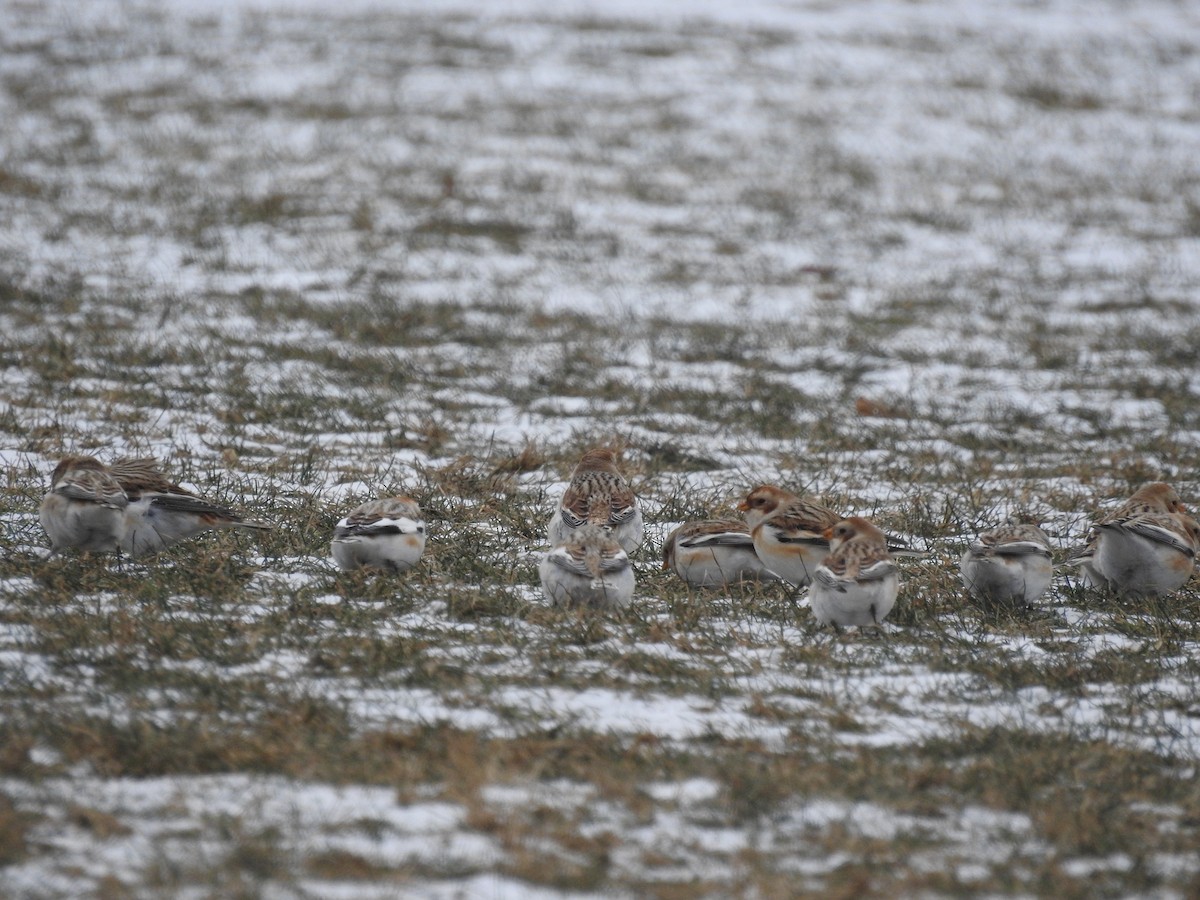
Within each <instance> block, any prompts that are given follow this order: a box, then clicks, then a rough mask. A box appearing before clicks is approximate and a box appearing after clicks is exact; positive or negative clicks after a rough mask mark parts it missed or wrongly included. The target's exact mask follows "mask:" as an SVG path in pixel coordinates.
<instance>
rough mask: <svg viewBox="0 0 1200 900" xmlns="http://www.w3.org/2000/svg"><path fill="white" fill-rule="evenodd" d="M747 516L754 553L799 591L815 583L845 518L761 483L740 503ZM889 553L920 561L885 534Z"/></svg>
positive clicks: (914, 553) (802, 498) (818, 504)
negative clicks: (833, 533) (833, 534)
mask: <svg viewBox="0 0 1200 900" xmlns="http://www.w3.org/2000/svg"><path fill="white" fill-rule="evenodd" d="M738 509H739V510H741V511H742V513H743V514H744V515H745V516H746V523H747V524H748V525H749V526H750V533H751V535H752V536H753V538H754V549H755V551H756V552H757V553H758V558H759V559H760V560H762V563H763V565H764V566H766V567H767V568H768V569H769V570H770V571H772V572H774V573H775V574H776V575H778V576H779V577H780V578H782V579H783V580H784V581H786V582H788V583H789V584H792V585H794V586H795V587H797V588H802V587H804V586H805V585H807V584H809V583H811V582H812V580H813V575H814V573H815V572H816V570H817V567H818V566H819V565H820V564H821V563H822V561H823V560H824V559H825V557H826V556H828V555H829V551H830V541H829V532H830V531H831V530H832V529H833V528H834V527H835V526H836V525H837V524H838V523H839V522H841V521H843V519H844V518H845V517H844V516H842V515H840V514H838V513H836V512H834V511H833V510H832V509H829V508H828V507H825V506H822V505H821V504H820V503H816V502H815V501H812V500H808V499H806V498H804V497H799V496H797V495H796V494H793V493H791V492H790V491H785V490H783V489H782V488H778V487H775V486H774V485H769V484H760V485H759V486H758V487H756V488H754V489H753V490H751V491H750V493H748V494H747V495H746V498H745V499H744V500H743V501H742V502H741V503H740V504H738ZM884 540H885V542H886V546H887V549H888V550H889V551H890V552H892V553H895V554H896V555H897V556H924V555H925V554H923V553H920V552H917V551H914V550H910V549H909V548H908V547H907V546H906V545H905V544H904V542H903V541H901V540H900V539H899V538H895V537H892V536H891V535H886V534H885V535H884Z"/></svg>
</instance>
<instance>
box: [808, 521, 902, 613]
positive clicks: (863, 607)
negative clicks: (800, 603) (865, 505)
mask: <svg viewBox="0 0 1200 900" xmlns="http://www.w3.org/2000/svg"><path fill="white" fill-rule="evenodd" d="M828 538H829V548H830V550H829V555H828V556H826V557H825V559H824V560H822V562H821V563H820V565H818V566H817V567H816V569H815V570H814V571H813V582H812V589H811V591H810V592H809V603H810V604H811V606H812V611H813V615H814V616H815V617H816V620H817V621H818V622H820V623H821V624H822V625H832V626H833V627H834V628H841V627H844V626H846V625H857V626H858V627H859V628H861V627H863V626H864V625H875V626H878V625H879V624H880V623H881V622H882V621H883V620H884V619H885V618H887V614H888V613H890V612H891V611H892V607H893V606H894V605H895V603H896V595H897V594H898V593H899V590H900V577H899V575H898V573H897V570H896V562H895V560H893V559H892V555H891V554H890V553H889V552H888V545H887V537H886V536H885V535H884V533H883V532H882V531H880V530H879V529H878V528H876V527H875V526H874V525H873V524H871V523H870V522H868V521H867V520H866V519H864V518H862V517H861V516H851V517H850V518H848V519H843V520H842V521H841V522H838V523H837V524H836V525H835V526H833V527H832V528H830V529H829V531H828Z"/></svg>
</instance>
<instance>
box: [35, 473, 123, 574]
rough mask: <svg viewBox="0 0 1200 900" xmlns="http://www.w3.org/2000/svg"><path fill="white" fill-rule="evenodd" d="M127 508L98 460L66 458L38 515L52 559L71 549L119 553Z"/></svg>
mask: <svg viewBox="0 0 1200 900" xmlns="http://www.w3.org/2000/svg"><path fill="white" fill-rule="evenodd" d="M128 506H129V498H128V497H127V496H125V491H124V490H123V489H122V488H121V485H120V484H119V483H118V482H117V479H115V478H114V477H113V476H112V473H111V472H109V471H108V469H107V468H105V467H104V465H103V464H102V463H101V462H100V461H99V460H97V459H96V458H95V457H91V456H68V457H66V458H65V459H63V460H62V461H61V462H60V463H59V464H58V465H57V466H56V467H55V469H54V474H53V475H51V476H50V491H49V492H48V493H47V494H46V496H45V498H44V499H43V500H42V505H41V509H40V510H39V512H38V518H40V519H41V522H42V527H43V528H44V529H46V534H47V535H49V536H50V556H53V555H54V554H56V553H59V552H61V551H62V550H66V549H68V548H73V549H76V550H85V551H90V552H101V553H103V552H113V551H115V550H117V548H118V547H119V545H120V541H121V534H122V530H123V526H124V520H125V509H126V507H128Z"/></svg>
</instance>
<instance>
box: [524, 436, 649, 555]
mask: <svg viewBox="0 0 1200 900" xmlns="http://www.w3.org/2000/svg"><path fill="white" fill-rule="evenodd" d="M584 525H596V526H599V527H601V528H606V529H608V531H609V532H610V533H611V534H612V536H613V538H614V539H615V540H616V541H617V543H618V544H620V545H621V546H622V547H623V548H624V549H625V551H626V552H627V553H632V552H633V551H634V550H636V549H637V548H638V547H639V546H641V543H642V540H643V538H644V536H645V530H644V527H643V525H642V511H641V509H640V508H639V507H638V502H637V497H635V496H634V493H633V489H632V488H631V487H630V486H629V482H628V481H626V480H625V476H623V475H622V474H621V472H620V470H619V469H618V468H617V461H616V456H615V454H614V453H613V452H612V451H611V450H607V449H603V448H597V449H595V450H589V451H587V453H585V454H583V458H582V459H580V460H579V464H578V465H577V466H576V467H575V471H574V472H572V473H571V482H570V484H568V485H567V489H566V491H565V492H564V493H563V496H562V500H561V501H560V503H559V505H558V509H557V510H555V512H554V516H553V517H552V518H551V519H550V524H549V527H548V528H547V537H548V539H549V542H550V546H551V547H557V546H558V545H559V544H561V543H563V542H564V541H566V539H567V538H568V537H569V535H570V533H571V532H572V531H573V530H574V529H576V528H581V527H583V526H584Z"/></svg>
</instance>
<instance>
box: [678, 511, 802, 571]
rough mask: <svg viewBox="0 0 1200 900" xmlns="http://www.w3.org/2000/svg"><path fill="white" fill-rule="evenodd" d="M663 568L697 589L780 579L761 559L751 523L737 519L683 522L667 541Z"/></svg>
mask: <svg viewBox="0 0 1200 900" xmlns="http://www.w3.org/2000/svg"><path fill="white" fill-rule="evenodd" d="M663 568H664V569H670V570H672V571H674V572H675V574H676V575H678V576H679V577H680V578H682V579H683V580H684V581H686V582H687V583H688V584H689V585H691V586H692V587H697V588H728V587H731V586H733V585H736V584H739V583H742V582H758V581H777V580H778V576H776V575H775V573H774V572H772V571H770V570H769V569H768V568H767V567H766V566H764V565H763V562H762V560H761V559H759V558H758V553H757V552H756V551H755V549H754V538H753V537H752V536H751V535H750V526H749V525H747V524H746V523H745V522H744V521H742V520H741V519H734V518H727V519H702V520H699V521H695V522H685V523H683V524H682V525H680V526H679V527H678V528H676V529H675V530H674V531H672V532H671V534H670V535H669V536H668V537H667V540H666V543H664V544H663Z"/></svg>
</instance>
